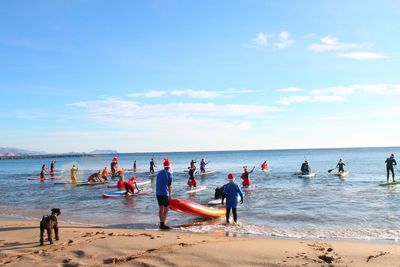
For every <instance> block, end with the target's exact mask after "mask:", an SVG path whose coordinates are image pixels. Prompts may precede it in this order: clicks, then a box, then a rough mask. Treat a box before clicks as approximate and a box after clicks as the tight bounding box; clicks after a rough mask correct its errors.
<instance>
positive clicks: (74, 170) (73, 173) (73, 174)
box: [70, 164, 79, 184]
mask: <svg viewBox="0 0 400 267" xmlns="http://www.w3.org/2000/svg"><path fill="white" fill-rule="evenodd" d="M78 169H79V167H78V166H75V164H74V165H72V168H71V181H70V183H71V184H75V183H76V178H77V173H78Z"/></svg>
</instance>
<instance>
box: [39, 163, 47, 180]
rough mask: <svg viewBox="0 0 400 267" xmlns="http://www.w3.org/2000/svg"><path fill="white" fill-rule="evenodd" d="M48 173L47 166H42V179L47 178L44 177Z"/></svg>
mask: <svg viewBox="0 0 400 267" xmlns="http://www.w3.org/2000/svg"><path fill="white" fill-rule="evenodd" d="M46 172H47V168H46V165H45V164H43V165H42V169H41V171H40V179H45V178H46V177H45V176H44V174H45V173H46Z"/></svg>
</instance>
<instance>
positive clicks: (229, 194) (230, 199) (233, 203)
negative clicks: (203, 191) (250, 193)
mask: <svg viewBox="0 0 400 267" xmlns="http://www.w3.org/2000/svg"><path fill="white" fill-rule="evenodd" d="M228 181H229V183H227V184H226V185H225V186H224V193H225V195H226V223H229V217H230V213H231V210H232V214H233V221H234V222H235V223H237V213H236V208H237V204H238V194H239V196H240V204H243V192H242V190H240V188H239V186H238V185H237V184H235V182H234V181H235V175H233V174H232V173H229V174H228ZM222 204H224V197H222Z"/></svg>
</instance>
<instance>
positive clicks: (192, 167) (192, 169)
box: [187, 160, 197, 189]
mask: <svg viewBox="0 0 400 267" xmlns="http://www.w3.org/2000/svg"><path fill="white" fill-rule="evenodd" d="M195 162H196V161H193V160H192V161H191V162H190V167H188V169H189V180H188V182H187V185H188V186H189V188H190V189H192V187H196V186H197V182H196V179H195V178H194V173H195V172H196V165H194V163H195Z"/></svg>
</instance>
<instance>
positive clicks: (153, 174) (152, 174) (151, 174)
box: [148, 173, 156, 178]
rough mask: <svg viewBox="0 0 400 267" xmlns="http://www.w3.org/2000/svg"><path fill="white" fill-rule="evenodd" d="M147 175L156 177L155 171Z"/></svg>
mask: <svg viewBox="0 0 400 267" xmlns="http://www.w3.org/2000/svg"><path fill="white" fill-rule="evenodd" d="M148 177H149V178H154V177H156V173H149V175H148Z"/></svg>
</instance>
